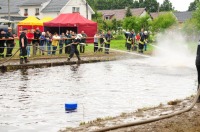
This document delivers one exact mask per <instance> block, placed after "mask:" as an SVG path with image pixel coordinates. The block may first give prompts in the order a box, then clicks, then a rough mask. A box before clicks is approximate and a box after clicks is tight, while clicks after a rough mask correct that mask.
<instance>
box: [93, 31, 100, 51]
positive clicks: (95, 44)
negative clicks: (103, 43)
mask: <svg viewBox="0 0 200 132" xmlns="http://www.w3.org/2000/svg"><path fill="white" fill-rule="evenodd" d="M98 43H99V35H98V33H95V35H94V52H97V51H98Z"/></svg>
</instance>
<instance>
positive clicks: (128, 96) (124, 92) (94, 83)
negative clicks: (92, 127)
mask: <svg viewBox="0 0 200 132" xmlns="http://www.w3.org/2000/svg"><path fill="white" fill-rule="evenodd" d="M196 76H197V75H196V69H195V67H194V66H193V64H191V66H184V65H176V66H175V65H173V66H169V65H164V64H163V65H157V63H156V61H155V62H154V63H153V61H152V60H151V59H150V58H147V59H143V58H142V59H139V58H138V59H126V60H119V61H111V62H102V63H93V64H81V65H79V66H78V65H73V66H59V67H50V68H42V69H27V70H18V71H14V72H7V73H0V87H1V88H0V108H1V109H0V131H1V132H4V131H5V132H6V131H9V132H35V131H37V132H44V131H48V132H56V131H58V130H59V129H62V128H64V127H75V126H78V125H79V123H80V122H84V121H89V120H93V119H96V118H98V117H107V116H116V115H119V114H121V113H122V112H133V111H135V110H137V109H138V108H142V107H150V106H156V105H159V104H160V103H167V102H168V101H171V100H175V99H184V98H185V97H187V96H190V95H191V94H195V92H196V83H197V82H196V81H197V80H196ZM66 102H77V103H78V109H77V112H73V113H65V110H64V104H65V103H66Z"/></svg>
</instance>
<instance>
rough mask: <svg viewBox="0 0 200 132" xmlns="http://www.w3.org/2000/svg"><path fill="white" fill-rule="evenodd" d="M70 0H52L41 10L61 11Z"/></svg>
mask: <svg viewBox="0 0 200 132" xmlns="http://www.w3.org/2000/svg"><path fill="white" fill-rule="evenodd" d="M68 2H69V0H51V1H50V2H49V4H48V5H47V6H46V7H45V8H44V9H43V10H42V11H41V12H60V10H61V9H62V8H63V7H64V6H65V5H66V4H67V3H68Z"/></svg>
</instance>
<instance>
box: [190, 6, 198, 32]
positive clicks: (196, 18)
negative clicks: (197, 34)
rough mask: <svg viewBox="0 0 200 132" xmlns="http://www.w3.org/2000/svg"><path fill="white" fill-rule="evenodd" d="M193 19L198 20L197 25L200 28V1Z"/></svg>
mask: <svg viewBox="0 0 200 132" xmlns="http://www.w3.org/2000/svg"><path fill="white" fill-rule="evenodd" d="M192 19H194V20H193V21H196V24H195V25H196V27H197V28H198V30H200V3H198V4H197V9H196V11H195V12H194V13H193V15H192Z"/></svg>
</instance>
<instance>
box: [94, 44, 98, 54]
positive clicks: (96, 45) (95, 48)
mask: <svg viewBox="0 0 200 132" xmlns="http://www.w3.org/2000/svg"><path fill="white" fill-rule="evenodd" d="M97 51H98V43H96V42H94V52H97Z"/></svg>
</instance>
